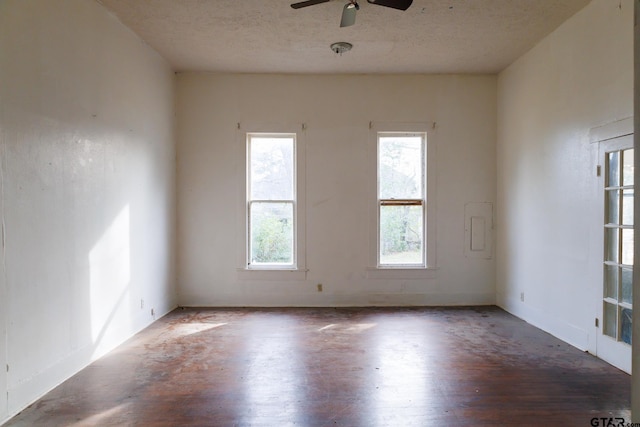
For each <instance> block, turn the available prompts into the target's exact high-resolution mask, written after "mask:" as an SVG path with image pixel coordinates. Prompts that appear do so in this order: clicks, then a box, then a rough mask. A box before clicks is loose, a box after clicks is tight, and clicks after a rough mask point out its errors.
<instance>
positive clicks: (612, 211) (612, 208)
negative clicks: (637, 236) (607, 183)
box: [605, 190, 620, 224]
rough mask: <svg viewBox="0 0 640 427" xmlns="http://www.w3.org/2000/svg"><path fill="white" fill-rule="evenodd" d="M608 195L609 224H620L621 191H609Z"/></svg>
mask: <svg viewBox="0 0 640 427" xmlns="http://www.w3.org/2000/svg"><path fill="white" fill-rule="evenodd" d="M605 194H606V195H607V220H606V222H607V224H620V190H609V191H607V192H606V193H605Z"/></svg>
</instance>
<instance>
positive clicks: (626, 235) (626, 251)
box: [622, 228, 633, 265]
mask: <svg viewBox="0 0 640 427" xmlns="http://www.w3.org/2000/svg"><path fill="white" fill-rule="evenodd" d="M622 264H627V265H633V230H632V229H630V228H625V229H623V230H622Z"/></svg>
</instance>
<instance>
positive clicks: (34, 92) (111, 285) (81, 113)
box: [0, 0, 176, 421]
mask: <svg viewBox="0 0 640 427" xmlns="http://www.w3.org/2000/svg"><path fill="white" fill-rule="evenodd" d="M173 93H174V75H173V73H172V71H171V69H170V67H169V66H168V65H167V63H166V62H165V61H164V60H163V59H161V58H160V57H159V56H158V55H157V54H156V53H155V52H153V51H152V50H151V49H150V48H149V47H148V46H146V45H145V44H144V43H143V42H142V41H140V39H139V38H138V37H136V36H135V35H134V34H133V33H132V32H131V31H129V30H128V29H126V28H125V27H124V26H123V25H122V24H121V23H120V22H119V21H118V20H117V19H116V18H115V17H113V16H112V15H110V14H109V13H107V12H106V11H105V9H104V8H103V7H102V6H101V5H99V4H98V3H97V2H94V1H86V0H65V1H49V0H3V1H2V2H0V149H1V153H2V159H1V160H2V162H1V165H2V169H1V173H0V179H1V182H0V184H1V187H2V188H3V192H2V198H1V199H2V200H0V207H1V206H2V205H3V206H4V209H2V210H1V212H2V222H3V224H4V226H5V231H6V235H5V242H6V247H5V248H4V250H3V252H2V265H3V266H4V267H5V271H4V274H3V277H2V279H1V281H0V319H2V321H0V332H1V331H2V330H3V327H4V322H3V321H4V320H6V319H8V322H7V323H8V324H7V325H6V326H7V335H6V339H5V337H4V334H3V336H2V351H0V366H2V368H0V387H1V389H0V395H2V397H1V398H0V404H2V407H1V408H0V421H2V420H3V419H4V418H6V417H7V416H8V415H11V414H14V413H15V412H17V411H18V410H20V409H21V408H23V407H24V406H25V405H27V404H28V403H30V402H31V401H33V400H34V399H36V398H37V397H39V396H40V395H42V394H43V393H45V392H46V391H48V390H49V389H51V388H52V387H54V386H55V385H57V384H59V383H60V382H61V381H63V380H64V379H66V378H67V377H68V376H70V375H71V374H73V373H75V372H76V371H78V370H79V369H81V368H82V367H84V366H85V365H86V364H87V363H89V362H90V361H91V360H92V359H95V358H96V357H98V356H100V355H101V354H104V353H105V352H106V351H108V350H110V349H112V348H113V347H114V346H115V345H117V344H119V343H121V342H122V341H123V340H125V339H127V338H128V337H130V336H131V335H132V334H134V333H135V332H137V331H139V330H140V329H141V328H143V327H145V326H146V325H148V324H150V323H151V322H152V321H153V316H152V315H151V309H152V308H153V309H154V310H155V317H156V318H157V317H159V316H161V315H163V314H164V313H166V312H167V311H169V310H170V309H171V308H173V307H174V306H175V305H176V293H175V287H174V286H175V272H174V267H173V266H174V262H173V259H174V252H173V250H174V225H175V214H174V210H175V198H174V190H175V188H174V181H175V177H174V174H175V172H174V167H175V147H174V120H175V119H174V114H173V112H174V108H173V107H174V106H173ZM1 272H2V270H0V273H1ZM5 280H6V293H5V291H4V286H3V285H4V282H5ZM141 300H144V306H143V307H141ZM5 314H6V316H5ZM5 355H6V358H7V360H6V363H8V365H9V372H8V374H7V373H5V371H6V370H5V368H4V365H5ZM5 383H6V384H5ZM7 395H8V402H7V401H6V400H5V397H6V396H7Z"/></svg>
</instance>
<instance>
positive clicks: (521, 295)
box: [520, 292, 524, 302]
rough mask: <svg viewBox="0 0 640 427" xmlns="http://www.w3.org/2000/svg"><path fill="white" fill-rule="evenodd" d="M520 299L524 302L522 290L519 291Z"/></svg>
mask: <svg viewBox="0 0 640 427" xmlns="http://www.w3.org/2000/svg"><path fill="white" fill-rule="evenodd" d="M520 301H522V302H524V292H520Z"/></svg>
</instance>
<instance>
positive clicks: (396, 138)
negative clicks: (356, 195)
mask: <svg viewBox="0 0 640 427" xmlns="http://www.w3.org/2000/svg"><path fill="white" fill-rule="evenodd" d="M425 148H426V134H425V133H404V132H403V133H400V132H378V265H379V266H412V267H425V266H426V261H425V250H424V249H425V245H424V242H425V233H424V228H425V227H424V223H425V206H426V200H425V187H426V175H425V172H426V153H425V151H426V150H425Z"/></svg>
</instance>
